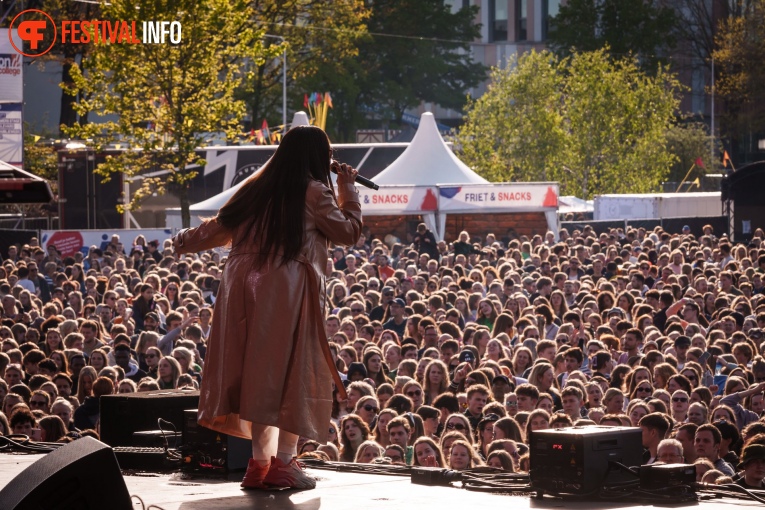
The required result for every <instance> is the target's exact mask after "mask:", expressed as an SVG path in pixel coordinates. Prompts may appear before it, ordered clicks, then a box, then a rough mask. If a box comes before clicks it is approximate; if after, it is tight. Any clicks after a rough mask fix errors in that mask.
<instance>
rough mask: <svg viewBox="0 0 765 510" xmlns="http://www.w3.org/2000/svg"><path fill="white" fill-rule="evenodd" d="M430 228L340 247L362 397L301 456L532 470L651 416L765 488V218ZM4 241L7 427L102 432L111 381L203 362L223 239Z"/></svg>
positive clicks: (672, 456)
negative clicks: (557, 432)
mask: <svg viewBox="0 0 765 510" xmlns="http://www.w3.org/2000/svg"><path fill="white" fill-rule="evenodd" d="M367 234H368V232H367ZM412 239H413V243H412V244H409V245H405V244H401V243H399V244H393V245H387V244H385V243H384V242H382V241H381V240H379V239H371V238H368V237H366V236H364V235H362V236H361V238H360V239H359V240H358V242H357V243H356V244H355V245H353V246H350V247H332V248H330V249H329V250H328V260H327V268H326V274H327V287H326V293H327V302H328V305H329V306H328V307H327V310H326V334H327V338H328V341H329V346H330V350H331V352H332V355H333V356H334V357H335V360H336V367H337V370H338V372H339V373H340V374H341V378H342V379H343V382H344V384H345V387H346V391H347V396H348V398H347V399H342V398H341V397H340V395H341V393H340V392H338V391H337V390H338V389H337V388H335V390H334V393H333V404H332V406H333V407H332V420H331V422H330V423H327V427H328V429H329V441H328V442H327V443H326V444H321V443H318V442H317V441H314V440H309V439H306V438H303V439H302V440H301V441H300V443H299V451H298V453H299V455H300V456H302V457H314V458H322V459H327V460H336V461H343V462H356V463H392V464H406V465H416V466H440V467H448V468H452V469H457V470H463V469H468V468H471V467H475V466H481V465H488V466H492V467H494V468H496V469H500V470H503V471H510V472H527V471H529V469H530V468H533V465H531V466H530V464H533V462H530V457H529V445H530V443H531V441H532V438H533V432H534V431H536V430H541V429H549V428H562V427H570V426H579V425H608V426H620V427H639V428H640V429H641V430H642V441H643V447H644V448H645V456H644V459H643V462H644V463H646V464H647V463H656V462H665V463H678V462H685V463H690V464H694V465H695V466H696V470H697V476H698V480H700V481H705V482H711V483H730V482H733V483H737V484H740V485H742V486H744V487H747V488H758V489H759V488H763V480H764V479H765V422H763V421H762V419H761V415H762V413H763V410H764V409H765V359H763V349H765V338H763V334H764V332H765V293H764V292H765V282H764V281H763V278H765V244H763V240H765V233H763V231H762V230H759V229H758V230H757V231H755V232H754V235H753V237H752V239H751V241H748V242H747V243H734V242H732V241H730V240H729V239H728V238H727V237H726V236H720V237H717V236H716V235H715V233H714V232H713V230H712V228H711V227H704V229H703V231H702V232H691V231H690V229H688V228H684V229H683V232H682V233H680V234H670V233H667V232H664V231H662V230H661V228H658V227H657V228H656V229H654V230H652V231H651V230H648V231H646V230H645V229H642V228H640V229H629V230H627V231H626V232H625V231H623V230H621V229H613V230H611V231H608V232H604V233H597V232H595V231H594V230H593V229H592V228H591V227H585V228H583V229H582V230H576V231H573V232H568V231H566V230H565V229H563V230H561V231H560V232H559V233H558V235H557V236H556V235H555V233H553V232H546V233H544V234H540V235H534V236H519V237H517V238H513V239H506V240H501V241H500V240H497V239H496V238H495V236H494V235H492V234H489V235H487V236H486V237H485V238H480V237H472V238H471V236H470V234H469V233H468V232H462V233H461V234H460V235H459V237H458V239H457V240H455V241H454V242H445V241H438V240H437V239H436V237H435V236H434V235H433V234H432V233H431V232H430V231H429V230H428V229H427V227H426V226H425V225H424V224H421V225H419V226H418V228H417V232H416V233H414V234H413V236H412ZM4 255H7V256H6V257H5V258H4V261H3V263H2V267H1V268H0V301H1V302H2V325H1V326H0V341H2V354H0V373H2V374H3V375H4V377H3V380H2V381H0V397H1V399H2V414H0V432H2V434H12V433H15V434H26V435H28V436H30V437H33V438H35V439H38V440H43V441H71V440H75V439H76V438H77V437H80V436H81V435H82V434H93V435H97V433H98V415H99V403H98V399H99V397H100V396H102V395H107V394H111V393H118V392H119V393H126V392H134V391H148V390H152V389H158V388H163V389H165V388H180V387H198V385H199V383H200V381H201V380H202V378H203V377H205V373H204V358H205V352H206V345H207V339H208V336H209V333H210V329H211V325H212V323H213V321H214V320H215V311H214V310H215V300H216V292H217V286H218V284H219V283H220V280H219V277H220V275H221V272H222V267H223V266H224V264H225V263H226V256H225V252H220V251H217V250H216V251H208V252H204V253H198V254H187V255H183V256H177V255H175V254H174V252H173V250H172V246H171V243H170V241H169V240H167V241H164V242H162V243H159V242H156V241H151V242H147V240H146V239H144V238H143V237H140V236H139V237H138V238H136V239H135V240H134V241H133V242H132V245H130V246H127V245H123V244H122V243H121V242H120V239H119V237H118V236H115V237H114V238H113V239H112V240H111V242H110V243H109V244H108V246H106V247H104V248H103V249H99V248H98V247H91V248H90V250H89V251H88V252H87V253H79V252H78V253H76V254H75V255H74V256H72V257H65V258H62V257H61V256H60V254H59V253H58V252H57V250H56V248H55V247H52V246H48V247H47V249H45V250H43V249H42V248H41V247H40V246H39V243H38V242H37V240H36V239H33V240H32V241H31V242H30V243H29V244H28V245H24V246H11V247H9V248H7V250H5V252H4ZM253 398H257V396H253Z"/></svg>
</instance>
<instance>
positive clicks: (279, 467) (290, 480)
mask: <svg viewBox="0 0 765 510" xmlns="http://www.w3.org/2000/svg"><path fill="white" fill-rule="evenodd" d="M263 483H264V484H266V485H271V486H274V487H283V488H290V489H314V488H316V480H314V479H313V478H311V477H310V476H308V475H307V474H306V473H305V471H303V469H302V468H301V467H300V464H299V463H298V461H297V460H295V459H292V460H291V461H290V462H289V464H285V463H284V462H282V461H281V460H279V459H278V458H276V457H271V468H270V469H269V470H268V474H267V475H266V477H265V478H264V479H263Z"/></svg>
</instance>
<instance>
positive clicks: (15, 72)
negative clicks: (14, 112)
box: [0, 28, 24, 104]
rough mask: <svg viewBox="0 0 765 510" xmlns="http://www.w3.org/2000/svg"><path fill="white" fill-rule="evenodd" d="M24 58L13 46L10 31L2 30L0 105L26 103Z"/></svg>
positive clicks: (0, 37) (0, 36) (0, 47)
mask: <svg viewBox="0 0 765 510" xmlns="http://www.w3.org/2000/svg"><path fill="white" fill-rule="evenodd" d="M22 63H23V59H22V56H21V55H20V54H19V52H18V51H16V50H15V49H14V48H13V46H12V45H11V40H10V38H9V37H8V29H7V28H2V29H0V103H19V104H20V103H22V102H24V79H23V71H22V69H23V67H22Z"/></svg>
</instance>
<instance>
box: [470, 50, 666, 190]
mask: <svg viewBox="0 0 765 510" xmlns="http://www.w3.org/2000/svg"><path fill="white" fill-rule="evenodd" d="M678 89H679V83H678V82H677V80H676V79H675V78H674V77H673V76H671V75H669V74H667V73H666V71H665V70H664V69H663V68H662V67H659V68H658V69H657V71H656V72H655V73H653V74H652V75H647V74H646V73H644V72H643V71H641V70H640V68H639V66H638V64H637V62H636V60H635V59H620V60H613V59H611V58H610V57H609V55H608V53H607V50H598V51H594V52H584V53H576V54H574V55H572V56H570V57H566V58H563V59H561V58H559V57H556V56H555V55H554V54H552V53H550V52H548V51H543V52H540V53H538V52H535V51H532V52H529V53H526V54H524V55H522V56H520V57H515V58H514V59H513V60H511V61H510V62H509V63H508V65H507V67H505V68H503V69H498V68H495V69H493V70H492V75H491V80H490V83H489V87H488V91H487V92H486V94H484V95H483V96H481V97H480V98H479V99H477V100H473V101H471V102H470V103H469V105H468V107H467V115H466V122H465V124H464V125H463V127H462V128H461V129H460V131H459V133H458V134H457V136H456V140H455V141H456V142H457V146H458V147H459V152H460V156H461V157H462V158H463V160H464V161H465V163H467V164H468V165H470V166H471V167H473V168H474V169H475V170H476V171H477V172H478V173H479V174H481V175H483V176H484V177H486V178H487V179H489V180H492V181H504V182H525V181H540V180H551V181H559V182H560V184H561V191H562V192H563V193H565V194H572V195H576V196H578V197H581V198H586V199H589V198H592V196H593V195H596V194H602V193H627V192H631V193H644V192H650V191H655V190H657V189H658V188H659V185H660V183H661V182H662V181H663V180H664V179H665V177H666V176H667V175H668V172H669V168H670V166H671V165H672V163H673V161H674V156H673V155H672V154H671V152H670V151H669V149H668V147H667V136H666V134H667V130H668V129H669V128H670V127H671V126H672V124H673V120H674V113H675V111H676V109H677V107H678V105H679V100H678V97H677V91H678Z"/></svg>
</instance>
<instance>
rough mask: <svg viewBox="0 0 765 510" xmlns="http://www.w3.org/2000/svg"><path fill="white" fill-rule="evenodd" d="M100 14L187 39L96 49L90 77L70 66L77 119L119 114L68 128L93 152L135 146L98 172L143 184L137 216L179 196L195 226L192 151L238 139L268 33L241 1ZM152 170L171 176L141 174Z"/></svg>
mask: <svg viewBox="0 0 765 510" xmlns="http://www.w3.org/2000/svg"><path fill="white" fill-rule="evenodd" d="M103 9H104V17H105V19H108V20H136V21H137V22H138V26H139V27H140V26H141V22H142V21H150V20H157V21H179V22H180V23H181V26H182V41H181V42H180V43H179V44H171V43H170V42H169V41H168V42H166V43H165V44H96V45H94V47H93V49H92V52H91V55H90V58H89V65H88V68H87V70H86V72H85V73H82V72H80V69H79V68H77V67H74V68H73V69H72V79H73V82H74V86H73V87H72V88H71V89H68V90H67V91H68V92H70V93H78V92H79V91H85V92H86V96H85V97H87V99H80V100H79V101H78V103H77V105H76V109H77V112H78V113H79V114H80V115H83V114H84V113H86V112H91V113H94V114H95V115H97V116H99V117H104V116H118V117H117V118H116V120H113V117H112V118H105V119H103V120H104V122H100V123H95V122H91V123H89V124H86V125H84V126H79V125H76V126H74V127H72V128H68V129H67V130H66V131H67V133H68V134H69V135H70V136H73V137H78V138H82V139H90V140H93V144H94V145H95V148H96V150H100V149H102V148H104V147H106V146H107V145H109V144H113V143H120V144H122V145H123V146H125V145H127V146H129V150H125V151H122V152H120V153H119V154H118V155H116V156H112V157H108V158H107V159H106V161H105V162H104V163H103V164H100V165H99V166H98V167H97V169H96V171H97V172H98V173H99V174H101V175H102V176H103V177H104V180H108V179H110V178H111V176H112V175H113V174H115V173H122V174H125V176H126V177H137V178H140V179H141V183H142V186H141V187H140V189H139V190H138V191H137V192H135V193H134V194H133V196H132V197H130V200H129V205H128V207H129V208H131V209H132V208H136V207H137V206H138V204H140V202H141V200H142V199H144V198H145V197H147V196H150V195H152V194H154V193H165V192H166V191H168V190H172V191H173V192H174V193H176V194H177V195H178V197H179V199H180V206H181V217H182V220H183V225H184V226H185V227H188V226H189V224H190V214H189V205H190V204H189V196H188V190H189V183H190V181H191V179H193V178H194V177H195V176H196V171H195V170H193V169H191V168H190V167H194V166H197V165H204V160H202V159H200V158H199V157H198V156H197V154H196V153H195V149H196V148H198V147H200V146H203V145H204V144H205V140H206V138H209V136H210V133H224V134H225V135H226V137H227V138H229V139H233V138H234V137H235V136H237V135H238V134H240V132H241V127H240V125H241V124H240V123H241V119H242V117H243V115H244V112H245V104H244V102H243V101H240V100H236V99H235V98H234V92H235V90H236V88H237V86H238V85H239V84H240V82H241V79H242V72H243V71H242V66H243V64H244V61H245V60H246V59H251V60H252V61H260V60H262V59H264V58H268V57H271V56H272V54H271V53H269V52H268V51H267V50H266V49H265V48H264V47H263V44H262V35H263V33H264V31H265V30H264V29H263V28H261V27H257V26H253V25H252V23H251V21H252V12H251V11H250V9H249V8H248V6H247V5H246V4H245V2H244V1H243V0H138V1H132V2H130V1H127V0H112V2H111V4H104V7H103ZM276 51H278V49H277V50H276ZM90 120H91V121H95V120H96V119H94V118H92V117H91V119H90ZM149 169H153V170H162V171H164V173H163V174H162V175H161V176H157V175H155V176H153V177H150V176H145V175H142V174H144V173H146V171H147V170H149ZM118 208H119V206H118Z"/></svg>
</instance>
